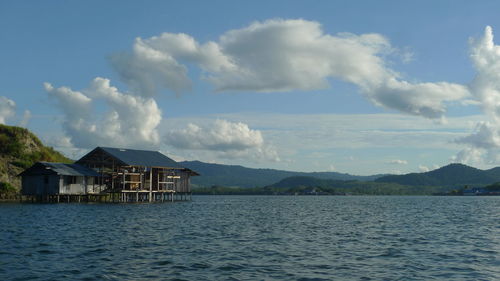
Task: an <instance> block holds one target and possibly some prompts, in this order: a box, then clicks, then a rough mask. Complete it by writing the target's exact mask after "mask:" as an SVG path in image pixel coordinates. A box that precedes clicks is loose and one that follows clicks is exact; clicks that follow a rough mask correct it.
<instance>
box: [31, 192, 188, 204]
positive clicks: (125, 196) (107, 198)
mask: <svg viewBox="0 0 500 281" xmlns="http://www.w3.org/2000/svg"><path fill="white" fill-rule="evenodd" d="M191 199H192V193H191V192H175V191H174V190H161V191H149V190H136V191H130V190H122V191H117V192H102V193H93V194H59V195H43V196H41V195H38V196H37V195H24V196H22V197H21V202H32V203H90V202H100V203H141V202H144V203H145V202H148V203H149V202H176V201H191Z"/></svg>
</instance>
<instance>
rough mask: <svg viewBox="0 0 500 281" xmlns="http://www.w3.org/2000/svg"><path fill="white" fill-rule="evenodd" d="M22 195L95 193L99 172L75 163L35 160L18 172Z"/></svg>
mask: <svg viewBox="0 0 500 281" xmlns="http://www.w3.org/2000/svg"><path fill="white" fill-rule="evenodd" d="M20 176H21V177H22V187H23V188H22V193H23V194H24V195H58V194H66V195H67V194H88V193H95V192H96V191H97V190H95V187H96V179H97V178H98V177H99V174H98V173H97V172H95V171H94V170H92V169H89V168H87V167H83V166H80V165H75V164H64V163H49V162H37V163H35V164H34V165H33V166H31V167H30V168H28V169H26V170H25V171H24V172H22V173H21V174H20Z"/></svg>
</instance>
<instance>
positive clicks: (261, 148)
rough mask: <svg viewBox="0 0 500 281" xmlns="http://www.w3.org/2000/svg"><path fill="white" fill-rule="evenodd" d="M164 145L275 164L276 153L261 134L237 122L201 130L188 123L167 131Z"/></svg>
mask: <svg viewBox="0 0 500 281" xmlns="http://www.w3.org/2000/svg"><path fill="white" fill-rule="evenodd" d="M165 143H166V144H167V145H169V146H172V147H175V148H178V149H182V150H206V151H214V152H216V153H217V155H218V156H219V157H222V158H253V159H254V160H262V159H266V160H271V161H279V157H278V154H277V152H276V151H275V150H274V148H272V147H271V146H269V145H267V144H266V143H265V142H264V138H263V137H262V134H261V132H260V131H258V130H252V129H250V128H249V127H248V125H247V124H244V123H241V122H237V123H233V122H229V121H226V120H220V119H217V120H215V121H214V122H213V123H212V124H209V125H205V126H199V125H195V124H193V123H189V124H188V125H187V126H186V127H185V128H182V129H176V130H170V131H169V132H168V133H167V134H166V135H165Z"/></svg>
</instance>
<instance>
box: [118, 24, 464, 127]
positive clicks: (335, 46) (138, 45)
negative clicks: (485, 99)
mask: <svg viewBox="0 0 500 281" xmlns="http://www.w3.org/2000/svg"><path fill="white" fill-rule="evenodd" d="M391 53H392V54H395V55H396V56H397V55H398V54H401V53H409V52H401V51H395V48H393V47H392V46H391V44H390V43H389V40H387V39H386V38H385V37H384V36H382V35H380V34H374V33H371V34H362V35H354V34H350V33H341V34H337V35H329V34H325V33H324V32H323V30H322V28H321V25H320V24H319V23H318V22H315V21H307V20H282V19H275V20H267V21H264V22H254V23H252V24H250V25H249V26H247V27H244V28H240V29H234V30H230V31H227V32H226V33H224V34H223V35H222V36H221V37H220V38H219V41H218V42H212V41H209V42H207V43H204V44H200V43H198V42H197V41H196V40H195V39H194V38H193V37H191V36H189V35H187V34H182V33H181V34H172V33H163V34H161V35H160V36H155V37H151V38H149V39H141V38H137V39H136V41H135V43H134V47H133V51H132V53H128V54H117V55H114V56H112V58H111V63H112V65H113V66H114V68H115V69H116V70H117V71H118V73H119V74H120V76H121V79H122V80H123V81H125V82H126V83H127V84H128V85H129V86H131V87H132V88H133V89H135V90H137V91H138V92H139V93H141V94H143V95H145V96H151V95H153V94H154V93H155V92H157V91H158V90H159V89H162V88H167V89H170V90H172V91H174V92H177V93H178V92H181V91H182V90H185V89H187V88H189V87H190V83H191V82H190V79H189V77H188V73H187V72H188V67H187V64H192V65H197V66H199V67H200V68H201V69H202V70H203V74H202V75H203V78H204V79H205V80H207V81H209V82H210V83H212V84H213V85H214V86H215V89H216V90H217V91H253V92H277V91H292V90H315V89H324V88H327V87H329V82H328V79H329V78H337V79H340V80H343V81H346V82H349V83H353V84H355V85H357V86H358V87H359V88H360V91H361V92H362V93H363V94H364V95H365V96H367V98H368V99H369V100H370V101H372V102H373V103H374V104H376V105H379V106H383V107H386V108H391V109H395V110H399V111H401V112H404V113H407V114H412V115H419V116H424V117H426V118H435V119H439V118H443V116H444V113H445V112H446V103H447V102H450V101H458V100H461V99H463V98H465V97H467V96H468V94H469V93H468V91H467V88H466V87H464V86H462V85H458V84H452V83H446V82H439V83H410V82H407V81H404V80H401V79H400V77H399V75H398V73H397V72H396V71H393V70H392V69H390V68H388V67H387V66H386V61H385V58H386V56H388V55H390V54H391ZM408 56H409V55H408ZM408 56H406V59H403V60H407V59H408V58H409V57H408Z"/></svg>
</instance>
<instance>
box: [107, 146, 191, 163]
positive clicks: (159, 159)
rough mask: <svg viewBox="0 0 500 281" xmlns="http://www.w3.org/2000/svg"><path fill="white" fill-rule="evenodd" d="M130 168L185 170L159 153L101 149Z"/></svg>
mask: <svg viewBox="0 0 500 281" xmlns="http://www.w3.org/2000/svg"><path fill="white" fill-rule="evenodd" d="M99 148H100V149H102V150H104V151H105V152H106V153H108V154H109V155H111V156H113V157H114V158H116V159H118V160H120V161H122V162H123V163H125V164H126V165H129V166H146V167H168V168H184V167H182V166H180V165H179V164H178V163H177V162H175V161H174V160H172V159H170V158H168V157H167V156H165V155H163V154H161V153H160V152H158V151H149V150H136V149H121V148H112V147H99Z"/></svg>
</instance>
